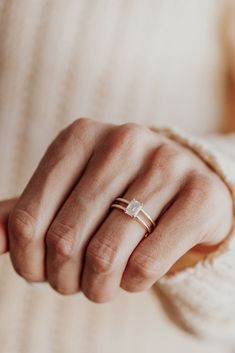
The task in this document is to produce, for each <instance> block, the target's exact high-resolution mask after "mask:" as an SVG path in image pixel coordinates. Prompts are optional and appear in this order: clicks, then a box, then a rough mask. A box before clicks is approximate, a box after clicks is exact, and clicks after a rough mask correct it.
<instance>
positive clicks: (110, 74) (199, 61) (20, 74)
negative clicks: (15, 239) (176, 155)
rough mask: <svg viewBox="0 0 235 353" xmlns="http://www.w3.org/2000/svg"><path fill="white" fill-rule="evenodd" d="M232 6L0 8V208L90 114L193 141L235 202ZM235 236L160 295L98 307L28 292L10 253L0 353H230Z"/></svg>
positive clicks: (173, 278) (0, 311)
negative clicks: (66, 130)
mask: <svg viewBox="0 0 235 353" xmlns="http://www.w3.org/2000/svg"><path fill="white" fill-rule="evenodd" d="M224 9H225V5H224V2H222V1H221V2H216V1H213V0H205V1H198V0H190V1H184V0H180V1H177V2H174V1H172V0H157V1H156V0H147V1H142V0H137V1H132V0H119V1H108V0H98V1H91V0H81V1H75V0H70V1H64V0H40V1H38V0H21V1H14V0H0V151H1V154H0V165H1V173H0V196H1V199H4V198H8V197H11V196H15V195H17V194H19V193H20V192H21V191H22V189H23V187H24V186H25V184H26V183H27V181H28V179H29V177H30V176H31V174H32V172H33V171H34V169H35V167H36V165H37V163H38V161H39V159H40V157H41V156H42V154H43V153H44V151H45V149H46V147H47V145H48V144H49V143H50V142H51V140H52V139H53V138H54V137H55V135H56V134H57V132H58V131H59V130H60V129H62V128H63V127H65V126H66V125H67V124H69V123H70V122H71V121H72V120H73V119H74V118H76V117H78V116H89V117H93V118H95V119H99V120H101V121H110V122H115V123H122V122H126V121H135V122H137V123H141V124H143V125H146V126H149V127H153V128H154V129H155V130H156V131H157V132H159V133H161V134H165V135H167V136H168V137H169V138H172V139H174V140H176V141H178V142H179V143H181V144H185V145H187V146H188V147H189V148H191V149H193V150H194V151H195V152H196V153H198V155H199V157H200V158H202V159H204V160H205V162H206V163H208V164H209V165H210V166H211V167H212V168H213V169H214V171H215V172H216V173H218V174H219V175H220V177H221V178H222V179H223V181H224V182H225V183H226V184H227V185H228V187H229V189H230V190H231V193H232V194H233V198H234V200H235V189H234V188H235V149H234V146H235V134H233V131H232V129H231V127H229V126H230V125H229V123H228V121H227V120H226V123H225V112H224V111H223V108H224V102H225V93H226V92H225V90H223V88H225V86H224V82H225V80H224V77H225V73H226V72H227V71H226V70H227V67H228V60H224V53H225V52H226V51H225V48H224V46H223V45H222V44H221V43H220V40H219V38H221V36H220V35H219V29H220V28H221V23H222V14H224V13H225V12H224ZM230 31H231V32H232V29H230ZM227 34H228V32H226V35H227ZM226 38H227V37H226ZM226 48H227V46H226ZM230 49H231V50H230V54H231V53H232V48H230ZM231 55H232V54H231ZM226 107H227V105H226ZM228 111H230V113H231V110H227V109H226V119H227V118H229V119H230V118H231V114H227V113H228ZM221 117H223V124H222V123H221ZM224 123H225V124H224ZM224 125H226V129H225V128H223V126H224ZM222 130H224V131H225V130H227V131H229V132H230V133H229V134H222V133H221V132H222ZM234 233H235V232H234V230H233V231H232V232H231V234H229V235H228V236H227V238H226V239H225V241H224V242H223V243H222V245H221V246H220V247H219V249H218V250H217V251H216V252H213V253H210V254H209V255H208V256H206V257H205V258H199V256H198V254H197V253H195V252H193V251H191V252H190V253H188V254H187V255H186V257H187V261H188V264H189V263H190V266H189V265H188V267H187V268H186V269H183V270H179V271H177V272H176V273H174V274H167V275H166V276H164V277H163V278H162V279H161V280H160V281H158V282H157V283H156V284H154V286H153V287H152V288H151V289H150V290H148V291H145V292H141V293H135V294H133V293H132V294H130V293H127V292H125V291H123V290H121V291H120V293H119V296H118V297H117V298H116V299H115V300H114V301H113V302H111V303H107V304H99V305H98V304H95V303H92V302H89V301H88V300H87V299H86V298H85V297H84V296H83V294H81V293H79V294H77V295H74V296H71V297H63V296H61V295H59V294H57V293H56V292H54V291H53V290H52V289H51V288H49V286H47V287H43V288H42V289H40V288H39V287H32V286H30V285H29V284H28V283H26V282H25V281H24V280H23V279H22V278H20V277H19V276H17V275H16V274H15V272H14V271H13V269H12V266H11V263H10V260H9V257H8V255H4V256H2V257H1V259H0V346H1V353H21V352H22V353H29V352H30V353H31V352H33V353H37V352H44V353H49V352H50V353H51V352H53V353H54V352H56V353H59V352H63V353H65V352H66V353H75V352H79V353H80V352H81V353H99V352H100V353H101V352H102V353H108V352H112V353H116V352H118V353H119V352H124V353H125V352H128V353H129V352H135V353H140V352H143V351H145V352H155V351H157V352H158V351H159V352H162V353H168V352H180V353H184V352H185V353H186V352H187V353H188V351H189V350H190V352H191V353H194V352H195V353H196V352H200V353H204V352H205V353H206V352H207V353H210V352H213V353H217V352H218V353H226V352H232V349H235V335H234V332H235V300H234V298H235V244H234ZM189 333H190V334H189ZM169 337H170V339H169ZM205 339H206V340H205Z"/></svg>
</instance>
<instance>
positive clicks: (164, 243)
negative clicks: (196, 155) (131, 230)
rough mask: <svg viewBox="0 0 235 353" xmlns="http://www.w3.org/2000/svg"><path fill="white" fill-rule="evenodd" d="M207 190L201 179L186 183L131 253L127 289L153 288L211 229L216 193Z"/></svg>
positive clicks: (123, 280) (124, 285) (123, 285)
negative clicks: (213, 194)
mask: <svg viewBox="0 0 235 353" xmlns="http://www.w3.org/2000/svg"><path fill="white" fill-rule="evenodd" d="M206 178H207V177H206ZM206 178H205V180H206ZM205 182H206V181H205ZM204 184H205V183H204ZM203 190H205V189H202V188H200V187H198V182H195V183H194V182H193V183H191V182H188V183H186V185H185V187H184V188H183V190H182V191H181V192H180V194H179V195H178V197H177V199H176V200H175V201H174V203H173V204H172V206H171V207H170V208H169V209H168V210H167V212H166V213H165V214H164V215H163V216H162V217H161V219H160V220H159V223H158V224H157V227H156V228H155V230H154V231H153V232H152V234H150V235H149V237H147V238H146V239H144V240H143V241H142V242H141V243H140V244H139V246H138V247H137V248H136V249H135V251H134V252H133V254H132V256H131V257H130V259H129V261H128V264H127V266H126V269H125V271H124V274H123V277H122V282H121V286H122V288H123V289H125V290H127V291H130V292H136V291H142V290H146V289H148V288H150V287H151V286H152V285H153V284H154V283H155V282H156V281H157V280H158V279H160V278H161V277H162V276H163V275H164V274H166V273H167V272H168V271H169V269H170V268H171V267H172V266H173V265H174V263H175V262H176V261H177V260H178V259H179V258H180V257H181V256H183V255H184V254H185V253H186V252H187V251H188V250H190V249H191V248H192V247H194V246H195V245H196V244H198V243H200V241H201V240H202V239H203V237H204V236H205V234H206V233H207V232H208V231H209V230H211V228H212V224H211V223H212V222H211V218H212V217H210V216H209V215H208V210H210V209H213V203H212V197H211V195H212V193H211V192H210V191H211V190H210V187H209V188H208V191H207V192H205V191H203ZM208 216H209V217H208Z"/></svg>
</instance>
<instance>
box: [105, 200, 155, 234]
mask: <svg viewBox="0 0 235 353" xmlns="http://www.w3.org/2000/svg"><path fill="white" fill-rule="evenodd" d="M133 202H134V208H135V207H136V205H137V210H136V208H135V209H134V211H133ZM121 203H122V204H121ZM123 204H124V205H123ZM111 207H114V208H118V209H120V210H122V211H124V212H125V213H126V214H128V215H129V216H130V217H131V218H135V219H136V220H137V221H138V222H139V223H140V224H141V225H143V226H144V228H145V229H146V230H147V234H145V235H144V236H145V237H146V236H148V235H149V234H150V233H152V230H153V228H155V226H156V224H155V222H154V221H153V220H152V218H151V217H150V216H149V215H148V213H147V212H145V211H144V210H143V204H142V203H141V202H139V201H137V200H136V199H133V200H131V201H128V200H126V199H124V198H122V197H117V198H116V199H115V201H114V203H113V204H112V205H111ZM129 207H131V208H132V209H131V211H130V209H128V208H129ZM141 216H142V217H141ZM143 217H145V218H146V220H145V219H143ZM148 223H150V224H148Z"/></svg>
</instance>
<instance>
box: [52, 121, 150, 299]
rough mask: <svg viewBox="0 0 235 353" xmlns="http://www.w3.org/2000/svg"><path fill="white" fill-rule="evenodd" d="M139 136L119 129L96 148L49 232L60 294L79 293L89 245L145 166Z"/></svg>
mask: <svg viewBox="0 0 235 353" xmlns="http://www.w3.org/2000/svg"><path fill="white" fill-rule="evenodd" d="M138 131H139V130H138ZM136 134H137V132H136V131H135V132H133V127H132V128H131V130H130V129H127V127H126V126H124V127H123V128H122V127H120V128H119V129H118V130H115V131H114V132H113V133H111V134H110V136H109V138H108V139H107V140H106V141H105V142H104V144H102V145H101V146H99V148H97V150H96V152H95V153H94V154H93V156H92V158H91V160H90V161H89V163H88V166H87V168H86V170H85V171H84V173H83V176H82V178H81V179H80V181H79V183H78V185H77V186H76V187H75V189H74V190H73V192H72V193H71V195H70V197H69V198H68V199H67V201H66V202H65V204H64V206H63V207H62V209H61V210H60V212H59V213H58V215H57V217H56V218H55V220H54V222H53V223H52V225H51V227H50V229H49V230H48V234H47V241H46V242H47V277H48V281H49V282H50V284H51V285H52V287H53V288H54V289H56V290H57V291H58V292H60V293H63V294H72V293H75V292H76V291H78V290H79V286H80V283H79V282H80V280H79V279H80V274H81V270H82V265H83V258H84V252H85V249H86V246H87V243H88V241H89V239H90V237H91V236H92V235H93V234H94V232H95V230H96V229H97V227H98V226H99V225H100V223H101V222H102V220H103V219H104V217H105V216H106V215H107V213H108V212H109V206H110V204H111V203H112V201H113V199H114V198H115V195H116V194H119V193H122V192H123V191H124V190H125V189H126V187H127V185H128V184H129V183H130V181H131V180H132V179H133V177H134V175H135V174H136V173H137V171H138V170H139V168H140V166H141V164H142V161H143V158H144V155H145V152H144V151H145V150H141V151H135V152H134V151H133V150H134V146H135V144H136V142H134V141H133V140H134V138H136ZM155 141H156V139H154V143H155V144H156V142H155ZM146 149H147V145H146ZM130 163H132V168H129V166H130Z"/></svg>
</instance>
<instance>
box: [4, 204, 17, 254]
mask: <svg viewBox="0 0 235 353" xmlns="http://www.w3.org/2000/svg"><path fill="white" fill-rule="evenodd" d="M15 203H16V199H11V200H4V201H1V202H0V254H4V253H5V252H7V251H8V230H7V223H8V217H9V214H10V212H11V210H12V208H13V207H14V205H15Z"/></svg>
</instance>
